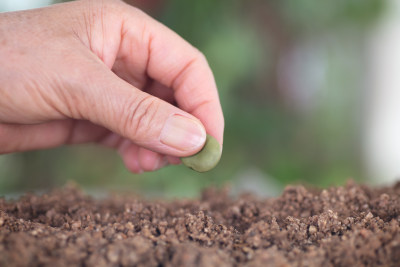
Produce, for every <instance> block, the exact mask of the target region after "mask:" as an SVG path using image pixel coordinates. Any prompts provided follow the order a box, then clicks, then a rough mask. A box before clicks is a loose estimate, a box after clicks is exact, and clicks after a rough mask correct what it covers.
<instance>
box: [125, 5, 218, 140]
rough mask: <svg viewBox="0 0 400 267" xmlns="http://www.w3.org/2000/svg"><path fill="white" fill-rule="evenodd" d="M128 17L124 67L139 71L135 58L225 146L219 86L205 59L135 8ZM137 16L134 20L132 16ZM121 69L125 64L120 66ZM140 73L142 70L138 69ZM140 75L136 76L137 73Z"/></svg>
mask: <svg viewBox="0 0 400 267" xmlns="http://www.w3.org/2000/svg"><path fill="white" fill-rule="evenodd" d="M127 10H130V11H128V12H127V13H125V16H126V20H125V23H124V24H123V26H122V27H123V29H122V32H123V33H124V34H123V36H122V40H121V46H120V51H119V55H118V58H119V59H121V60H120V61H123V63H124V64H125V67H129V69H131V70H132V67H137V65H135V64H138V63H135V62H137V61H136V59H137V58H136V57H135V56H134V55H133V54H132V51H135V55H137V54H141V55H143V54H144V55H147V58H143V56H141V58H140V60H139V61H143V62H145V63H144V64H142V65H145V66H147V67H146V69H145V70H144V73H147V74H148V76H149V77H151V78H152V79H154V80H157V81H158V82H160V83H161V84H163V85H164V86H166V87H167V88H173V89H174V91H175V99H176V101H177V104H178V106H179V107H180V108H182V109H183V110H185V111H187V112H188V113H190V114H192V115H194V116H195V117H197V118H198V119H200V121H201V122H202V123H203V124H204V126H205V128H206V131H207V132H208V133H209V134H211V135H212V136H214V137H215V138H217V140H218V141H219V142H220V143H221V144H222V141H223V128H224V119H223V114H222V109H221V105H220V101H219V97H218V92H217V88H216V84H215V81H214V77H213V74H212V72H211V69H210V67H209V66H208V63H207V60H206V59H205V57H204V56H203V55H202V54H201V53H200V52H199V51H198V50H197V49H195V48H194V47H193V46H191V45H190V44H188V43H187V42H186V41H184V40H183V39H182V38H181V37H179V36H178V35H177V34H175V33H174V32H173V31H171V30H170V29H168V28H167V27H165V26H164V25H162V24H160V23H158V22H157V21H155V20H153V19H151V18H150V17H148V16H147V15H145V14H142V13H141V14H140V15H137V11H136V10H135V9H134V8H130V9H127ZM131 13H135V16H133V15H131ZM119 64H120V67H121V65H124V64H122V63H121V62H119ZM136 69H140V68H136ZM136 74H137V73H136Z"/></svg>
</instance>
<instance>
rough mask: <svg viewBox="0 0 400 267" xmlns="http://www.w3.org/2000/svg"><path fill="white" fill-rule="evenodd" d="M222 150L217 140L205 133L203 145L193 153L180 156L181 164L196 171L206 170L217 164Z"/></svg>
mask: <svg viewBox="0 0 400 267" xmlns="http://www.w3.org/2000/svg"><path fill="white" fill-rule="evenodd" d="M221 154H222V150H221V146H220V144H219V143H218V141H217V140H216V139H215V138H214V137H212V136H211V135H208V134H207V138H206V142H205V144H204V147H203V148H202V149H201V150H200V151H199V152H198V153H197V154H195V155H193V156H189V157H184V158H181V161H182V163H183V164H185V165H186V166H187V167H189V168H191V169H193V170H195V171H197V172H207V171H209V170H211V169H213V168H214V167H215V166H217V164H218V162H219V160H220V158H221Z"/></svg>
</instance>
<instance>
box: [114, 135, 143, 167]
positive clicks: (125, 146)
mask: <svg viewBox="0 0 400 267" xmlns="http://www.w3.org/2000/svg"><path fill="white" fill-rule="evenodd" d="M138 151H139V147H138V146H137V145H135V144H132V142H131V141H130V140H127V139H125V140H124V142H123V143H122V145H121V147H120V148H119V149H118V152H119V154H120V155H121V158H122V160H123V161H124V164H125V167H126V168H127V169H128V170H129V171H131V172H133V173H142V172H143V170H142V168H141V167H140V164H139V157H138Z"/></svg>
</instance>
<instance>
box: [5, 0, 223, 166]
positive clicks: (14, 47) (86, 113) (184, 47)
mask: <svg viewBox="0 0 400 267" xmlns="http://www.w3.org/2000/svg"><path fill="white" fill-rule="evenodd" d="M0 58H1V64H0V154H2V153H3V154H4V153H11V152H18V151H26V150H32V149H45V148H51V147H56V146H60V145H64V144H78V143H86V142H97V143H100V144H104V145H106V146H109V147H113V148H115V149H117V150H118V151H119V153H120V154H121V156H122V158H123V160H124V163H125V165H126V166H127V168H128V169H129V170H131V171H132V172H136V173H139V172H142V171H152V170H156V169H158V168H161V167H163V166H165V165H166V164H168V163H172V164H177V163H179V158H178V157H182V156H188V155H192V154H194V153H196V152H198V151H199V150H200V149H201V147H202V146H203V144H204V142H205V138H206V132H207V133H209V134H211V135H212V136H214V137H215V138H216V139H217V140H218V141H219V142H220V143H221V145H222V139H223V128H224V120H223V114H222V111H221V106H220V103H219V98H218V92H217V89H216V85H215V82H214V78H213V75H212V72H211V70H210V68H209V66H208V64H207V61H206V59H205V57H204V56H203V55H202V54H201V53H200V52H199V51H198V50H197V49H195V48H194V47H192V46H191V45H190V44H188V43H187V42H185V41H184V40H183V39H182V38H180V37H179V36H178V35H177V34H175V33H174V32H172V31H171V30H169V29H168V28H166V27H165V26H163V25H162V24H160V23H158V22H157V21H155V20H153V19H152V18H150V17H149V16H147V15H146V14H144V13H143V12H141V11H140V10H138V9H136V8H134V7H132V6H129V5H127V4H124V3H123V2H119V1H94V0H92V1H89V0H86V1H78V2H70V3H65V4H59V5H54V6H51V7H48V8H43V9H36V10H29V11H23V12H13V13H2V14H0Z"/></svg>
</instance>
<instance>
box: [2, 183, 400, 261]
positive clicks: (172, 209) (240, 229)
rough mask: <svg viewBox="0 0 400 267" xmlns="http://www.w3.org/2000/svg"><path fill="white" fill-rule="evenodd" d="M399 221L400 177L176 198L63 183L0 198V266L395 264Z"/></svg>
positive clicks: (399, 247) (399, 251) (399, 240)
mask: <svg viewBox="0 0 400 267" xmlns="http://www.w3.org/2000/svg"><path fill="white" fill-rule="evenodd" d="M399 223H400V183H398V184H397V185H395V186H393V187H391V188H383V189H370V188H367V187H363V186H356V185H354V184H351V183H350V184H348V185H347V186H346V187H343V188H342V187H339V188H331V189H328V190H324V191H313V190H311V191H310V190H306V189H305V188H303V187H288V188H287V189H286V190H285V191H284V193H283V194H282V195H281V196H280V197H278V198H275V199H264V200H259V199H256V198H254V197H252V196H242V197H240V198H238V199H236V200H234V199H231V198H229V197H228V196H227V194H226V192H221V191H213V190H208V191H205V192H204V193H203V196H202V198H201V199H200V200H186V201H175V202H167V201H145V200H141V199H138V198H135V197H132V196H131V197H129V196H113V197H109V198H106V199H102V200H95V199H93V198H91V197H88V196H85V195H84V194H83V193H82V192H81V191H79V190H78V189H76V188H73V187H67V188H64V189H60V190H56V191H53V192H51V193H49V194H45V195H43V196H35V195H26V196H24V197H22V198H21V199H19V200H18V201H16V202H13V201H6V200H4V199H1V200H0V266H71V265H73V266H76V265H77V266H96V267H100V266H219V267H223V266H362V265H367V266H378V265H383V266H399V265H400V228H399Z"/></svg>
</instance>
